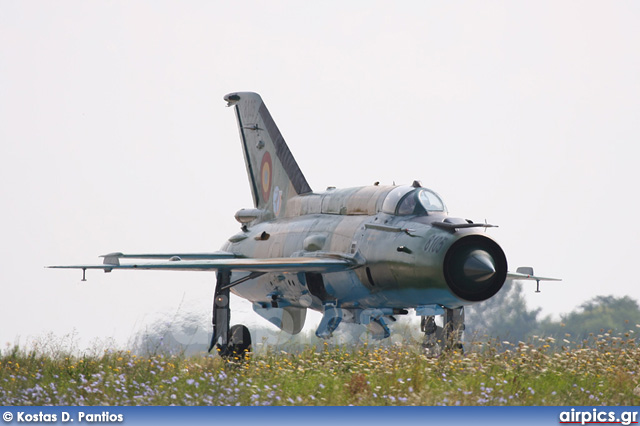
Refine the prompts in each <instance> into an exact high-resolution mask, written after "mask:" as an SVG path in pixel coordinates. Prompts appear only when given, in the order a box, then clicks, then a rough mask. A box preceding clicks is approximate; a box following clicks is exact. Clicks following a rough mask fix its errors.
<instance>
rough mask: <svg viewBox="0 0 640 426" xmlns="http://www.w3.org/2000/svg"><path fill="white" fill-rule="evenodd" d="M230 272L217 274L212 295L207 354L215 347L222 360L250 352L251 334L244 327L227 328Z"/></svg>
mask: <svg viewBox="0 0 640 426" xmlns="http://www.w3.org/2000/svg"><path fill="white" fill-rule="evenodd" d="M230 281H231V271H229V270H227V269H221V270H219V271H218V274H217V282H216V290H215V293H214V295H213V318H212V321H211V322H212V324H213V336H211V344H210V345H209V352H211V350H212V349H213V348H214V347H216V349H217V351H218V354H220V356H221V357H223V358H234V357H238V358H244V356H245V355H246V354H247V352H249V351H250V350H251V334H250V333H249V329H248V328H247V327H245V326H244V325H234V326H233V327H231V328H229V322H230V321H231V309H230V307H229V288H230V287H231V283H230Z"/></svg>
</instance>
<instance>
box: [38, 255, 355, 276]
mask: <svg viewBox="0 0 640 426" xmlns="http://www.w3.org/2000/svg"><path fill="white" fill-rule="evenodd" d="M148 256H153V255H148ZM158 256H160V255H158ZM103 257H104V258H105V262H104V263H103V264H97V265H96V264H93V265H90V264H88V265H62V266H49V268H61V269H83V270H86V269H102V270H104V271H105V272H111V271H112V270H114V269H145V270H164V271H214V270H219V269H229V270H232V271H247V272H261V273H266V272H295V273H297V272H319V273H328V272H339V271H344V270H347V269H351V268H353V267H354V266H356V263H355V262H353V261H350V260H349V259H340V258H328V257H327V258H323V257H281V258H270V259H253V258H248V259H247V258H233V259H202V260H181V259H180V258H179V257H178V256H172V257H171V258H170V259H173V260H165V261H157V262H145V263H126V264H125V263H123V264H121V263H120V262H119V257H115V256H114V257H110V256H109V255H106V256H103ZM121 257H123V256H121ZM144 258H149V257H144Z"/></svg>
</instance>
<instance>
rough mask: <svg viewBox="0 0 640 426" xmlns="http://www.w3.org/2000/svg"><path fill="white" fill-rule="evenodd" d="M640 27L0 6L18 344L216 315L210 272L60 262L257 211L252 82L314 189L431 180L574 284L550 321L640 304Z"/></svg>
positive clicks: (336, 9) (223, 229)
mask: <svg viewBox="0 0 640 426" xmlns="http://www.w3.org/2000/svg"><path fill="white" fill-rule="evenodd" d="M638 22H640V3H638V2H633V1H628V2H624V1H618V2H591V1H558V0H553V1H531V2H512V1H497V2H475V1H473V2H465V1H455V2H434V1H394V2H383V1H325V2H297V1H290V2H285V1H268V2H267V1H265V2H257V1H239V2H222V1H188V2H184V1H180V2H178V1H115V0H114V1H103V2H98V1H93V2H86V1H77V2H75V1H56V2H50V1H12V0H3V1H2V2H0V142H1V143H2V155H0V196H1V200H2V203H3V204H2V209H0V232H1V233H0V238H1V243H0V255H1V257H0V285H1V286H2V293H1V295H0V323H1V324H2V326H1V327H0V344H2V345H4V344H5V343H6V342H11V343H13V342H14V341H16V339H17V338H19V339H21V341H25V340H28V339H33V338H37V337H38V336H42V335H44V334H45V333H47V332H49V331H51V332H53V333H55V334H56V335H64V334H68V333H72V332H75V333H77V334H78V335H79V336H80V337H81V338H82V339H84V340H86V341H89V340H91V339H94V338H109V337H113V338H114V339H116V340H117V341H118V342H121V343H123V344H126V342H127V341H128V339H129V337H130V336H131V335H132V334H134V333H135V332H137V331H139V330H141V329H144V328H145V327H147V326H149V324H152V323H153V321H154V320H156V319H158V318H161V317H162V316H163V315H164V316H166V317H167V318H170V317H171V316H172V315H174V314H176V313H188V312H195V313H198V314H200V315H202V316H203V317H207V318H208V317H209V316H210V309H211V301H212V292H213V289H214V285H215V276H214V274H213V273H204V272H188V273H176V272H150V271H137V272H133V271H132V272H128V271H115V272H113V273H111V274H104V273H102V272H100V271H89V272H88V273H87V275H88V276H87V278H88V281H87V282H86V283H81V282H80V278H81V271H67V270H50V269H44V268H43V266H45V265H52V264H74V263H93V262H100V261H101V259H99V258H98V257H97V256H98V255H101V254H105V253H108V252H113V251H123V252H171V251H195V252H200V251H214V250H217V249H219V248H220V246H221V245H222V244H223V242H224V241H225V239H226V238H227V237H229V236H230V235H232V234H234V233H236V232H237V230H238V228H239V224H238V223H237V222H235V220H234V219H233V215H234V213H235V212H236V211H237V210H239V209H240V208H243V207H251V203H252V201H251V195H250V191H249V185H248V180H247V177H246V173H245V166H244V162H243V158H242V151H241V147H240V142H239V137H238V131H237V127H236V122H235V117H234V114H233V111H232V110H231V109H227V108H225V103H224V101H223V100H222V97H223V96H224V95H225V94H226V93H229V92H233V91H255V92H258V93H260V94H261V95H262V97H263V99H264V100H265V103H266V104H267V106H268V107H269V110H270V112H271V114H272V116H273V117H274V119H275V121H276V123H277V124H278V126H279V128H280V130H281V131H282V133H283V135H284V137H285V139H286V141H287V143H288V144H289V147H290V149H291V151H292V152H293V154H294V156H295V157H296V159H297V160H298V163H299V165H300V167H301V168H302V170H303V172H304V173H305V175H306V177H307V180H308V181H309V184H310V185H311V187H312V188H314V189H317V190H323V189H324V188H325V187H326V186H329V185H332V186H338V187H345V186H361V185H369V184H371V183H373V182H374V181H380V182H381V183H384V184H390V183H393V182H395V183H410V182H412V181H413V180H414V179H419V180H421V181H422V183H423V185H424V186H426V187H429V188H432V189H434V190H435V191H437V192H438V193H439V194H440V195H441V196H442V197H443V199H444V200H445V202H446V203H447V205H448V208H449V211H450V214H451V215H453V216H459V217H464V218H469V219H472V220H475V221H483V220H485V219H486V220H487V221H488V222H489V223H493V224H497V225H499V226H500V227H499V228H497V229H495V230H491V231H489V232H490V233H491V234H492V235H493V236H494V237H495V238H496V239H497V240H498V241H499V242H500V243H501V245H502V246H503V248H504V249H505V251H506V254H507V258H508V261H509V265H510V269H511V270H515V268H516V267H517V266H522V265H531V266H534V267H535V270H536V272H537V273H538V274H540V275H547V276H556V277H561V278H563V280H564V281H563V282H562V283H557V284H556V283H549V284H543V292H542V293H541V294H536V293H534V288H533V286H535V284H533V286H528V287H527V302H528V303H529V306H531V307H542V308H543V314H554V315H559V314H561V313H563V312H569V311H571V310H572V309H575V308H576V307H577V306H578V305H580V304H581V303H583V302H584V301H586V300H588V299H590V298H592V297H594V296H596V295H608V294H613V295H616V296H622V295H630V296H632V297H633V298H635V299H636V300H640V285H639V284H640V283H639V282H638V278H637V275H638V274H637V273H636V270H637V265H638V254H639V251H640V250H639V249H638V243H639V242H640V220H638V217H637V216H638V213H639V211H638V210H639V208H638V207H639V206H640V202H639V201H638V195H637V192H638V191H637V189H636V186H637V184H638V183H639V182H640V171H639V170H640V167H639V166H638V151H639V150H638V147H637V144H638V139H639V136H640V26H639V25H638ZM232 303H233V305H232V307H235V308H236V310H235V311H234V322H239V321H243V322H249V323H261V324H266V321H262V320H261V319H258V317H257V315H255V314H252V313H249V312H250V306H249V305H248V304H246V303H244V304H242V303H240V302H238V301H237V300H235V299H234V300H233V302H232ZM318 318H319V317H316V316H313V317H310V319H309V321H311V322H313V321H315V322H316V323H317V321H318Z"/></svg>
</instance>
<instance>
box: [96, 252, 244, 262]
mask: <svg viewBox="0 0 640 426" xmlns="http://www.w3.org/2000/svg"><path fill="white" fill-rule="evenodd" d="M100 257H104V258H105V262H106V261H107V260H113V259H157V260H162V259H164V260H169V259H174V260H213V259H233V258H235V257H237V256H236V255H235V254H233V253H229V252H226V251H214V252H212V253H164V254H162V253H160V254H158V253H145V254H128V253H120V252H117V253H109V254H104V255H102V256H100ZM116 263H117V262H116Z"/></svg>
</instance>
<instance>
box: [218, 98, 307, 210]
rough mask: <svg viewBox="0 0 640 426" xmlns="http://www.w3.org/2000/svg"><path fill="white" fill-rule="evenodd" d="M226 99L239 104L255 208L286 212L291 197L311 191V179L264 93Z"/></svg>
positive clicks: (239, 119) (238, 110) (239, 124)
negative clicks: (264, 98) (285, 135)
mask: <svg viewBox="0 0 640 426" xmlns="http://www.w3.org/2000/svg"><path fill="white" fill-rule="evenodd" d="M224 100H225V101H227V105H228V106H235V108H234V109H235V111H236V117H237V119H238V129H239V130H240V139H241V141H242V149H243V151H244V156H245V157H244V159H245V163H246V166H247V174H248V175H249V184H250V185H251V193H252V194H253V202H254V205H255V207H257V208H259V209H263V210H267V211H270V212H272V213H273V214H274V216H275V217H278V216H282V215H284V209H285V207H286V201H287V200H288V199H289V198H291V197H294V196H296V195H299V194H306V193H307V192H311V188H310V187H309V184H308V183H307V180H306V179H305V177H304V175H303V174H302V171H300V167H298V163H296V160H295V159H294V158H293V155H292V154H291V151H289V147H288V146H287V144H286V143H285V141H284V139H283V137H282V134H281V133H280V130H278V127H277V126H276V123H275V122H274V121H273V118H271V114H270V113H269V110H268V109H267V107H266V105H265V104H264V102H262V98H261V97H260V95H258V94H257V93H251V92H237V93H230V94H228V95H226V96H225V97H224Z"/></svg>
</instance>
